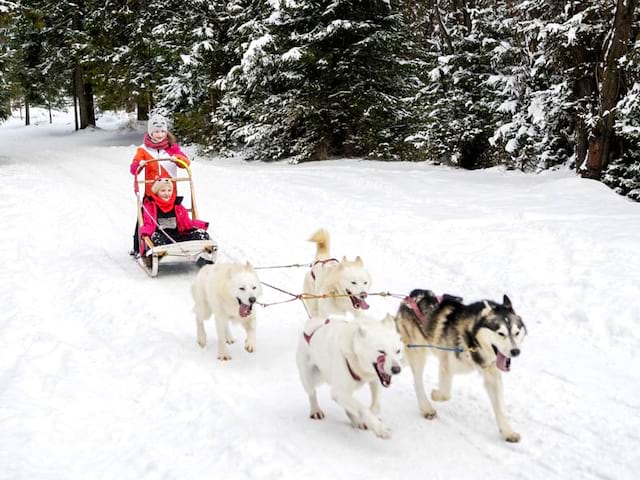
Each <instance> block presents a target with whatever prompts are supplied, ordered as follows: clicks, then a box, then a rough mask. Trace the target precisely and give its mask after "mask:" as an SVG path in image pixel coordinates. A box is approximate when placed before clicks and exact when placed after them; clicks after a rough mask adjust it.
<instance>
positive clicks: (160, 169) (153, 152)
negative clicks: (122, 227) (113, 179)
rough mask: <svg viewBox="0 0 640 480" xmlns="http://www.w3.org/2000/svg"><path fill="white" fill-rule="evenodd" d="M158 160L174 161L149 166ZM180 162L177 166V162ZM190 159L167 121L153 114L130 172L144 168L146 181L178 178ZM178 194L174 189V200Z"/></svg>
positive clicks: (148, 189)
mask: <svg viewBox="0 0 640 480" xmlns="http://www.w3.org/2000/svg"><path fill="white" fill-rule="evenodd" d="M156 158H171V159H172V160H163V161H160V162H151V163H149V164H147V162H148V161H149V160H153V159H156ZM177 160H179V161H180V162H178V163H177V164H176V162H175V161H177ZM190 163H191V162H190V161H189V157H187V155H186V154H185V153H184V152H183V151H182V150H181V149H180V145H178V142H177V141H176V137H174V136H173V134H172V133H170V132H169V124H168V122H167V119H166V118H164V117H163V116H162V115H159V114H153V115H151V117H150V118H149V122H148V123H147V132H146V133H145V134H144V139H143V141H142V145H140V146H139V147H138V148H137V150H136V154H135V156H134V157H133V160H132V161H131V166H130V168H129V170H130V171H131V174H132V175H135V174H136V172H137V170H138V168H140V167H145V168H144V177H145V180H147V181H151V180H154V179H156V178H158V177H169V178H172V177H177V176H178V166H179V167H180V168H184V165H189V164H190ZM151 187H152V183H147V184H146V185H145V192H144V193H145V195H151V194H152V193H153V192H152V191H151ZM175 196H176V192H175V189H174V192H173V198H174V199H175ZM138 249H139V245H138V224H137V223H136V229H135V232H134V234H133V250H132V251H131V254H132V255H135V254H136V253H137V252H138Z"/></svg>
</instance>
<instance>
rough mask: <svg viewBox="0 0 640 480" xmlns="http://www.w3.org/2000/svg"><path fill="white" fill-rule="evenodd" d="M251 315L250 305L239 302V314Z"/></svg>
mask: <svg viewBox="0 0 640 480" xmlns="http://www.w3.org/2000/svg"><path fill="white" fill-rule="evenodd" d="M249 315H251V305H245V304H244V303H241V304H240V316H241V317H248V316H249Z"/></svg>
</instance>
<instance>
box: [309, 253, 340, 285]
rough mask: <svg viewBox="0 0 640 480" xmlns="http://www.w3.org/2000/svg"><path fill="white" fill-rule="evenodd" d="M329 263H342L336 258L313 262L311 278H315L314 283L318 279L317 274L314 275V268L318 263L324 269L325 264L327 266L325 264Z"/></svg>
mask: <svg viewBox="0 0 640 480" xmlns="http://www.w3.org/2000/svg"><path fill="white" fill-rule="evenodd" d="M329 262H336V263H340V262H339V261H338V260H337V259H335V258H327V259H326V260H316V261H315V262H313V263H312V264H311V278H313V280H314V281H315V279H316V274H315V273H313V267H315V266H316V264H318V263H319V264H320V265H322V266H323V267H324V264H325V263H329Z"/></svg>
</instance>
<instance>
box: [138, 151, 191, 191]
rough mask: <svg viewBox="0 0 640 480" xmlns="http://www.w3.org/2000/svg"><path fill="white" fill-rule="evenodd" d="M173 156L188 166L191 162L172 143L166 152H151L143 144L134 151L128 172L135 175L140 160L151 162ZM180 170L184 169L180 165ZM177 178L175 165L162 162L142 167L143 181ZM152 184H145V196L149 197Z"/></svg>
mask: <svg viewBox="0 0 640 480" xmlns="http://www.w3.org/2000/svg"><path fill="white" fill-rule="evenodd" d="M171 156H174V157H176V158H179V159H180V160H182V161H183V162H184V163H186V164H187V165H189V164H190V163H191V162H190V161H189V158H187V155H186V154H185V153H184V152H183V151H182V150H181V149H180V145H178V144H177V143H174V144H173V145H171V146H170V147H169V148H167V149H166V150H153V149H151V148H149V147H147V146H145V144H144V143H143V144H142V145H140V146H139V147H138V149H137V150H136V154H135V156H134V157H133V160H132V161H131V165H130V166H129V170H130V171H131V174H132V175H135V174H136V171H137V170H138V166H139V165H140V162H141V161H142V160H145V161H147V160H153V159H154V158H166V157H171ZM178 166H179V167H180V168H184V167H183V166H182V165H178ZM176 176H177V167H176V164H175V163H172V162H169V161H162V162H151V163H150V164H148V165H145V167H144V179H145V180H155V179H156V178H158V177H176ZM152 185H153V184H152V183H147V184H146V186H145V191H144V194H145V195H151V186H152Z"/></svg>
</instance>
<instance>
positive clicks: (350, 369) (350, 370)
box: [344, 358, 362, 382]
mask: <svg viewBox="0 0 640 480" xmlns="http://www.w3.org/2000/svg"><path fill="white" fill-rule="evenodd" d="M344 361H345V362H347V369H349V373H350V374H351V378H353V379H354V380H355V381H356V382H361V381H362V378H360V377H359V376H358V375H357V374H356V372H354V371H353V369H352V368H351V365H349V360H347V359H346V358H345V359H344Z"/></svg>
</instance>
